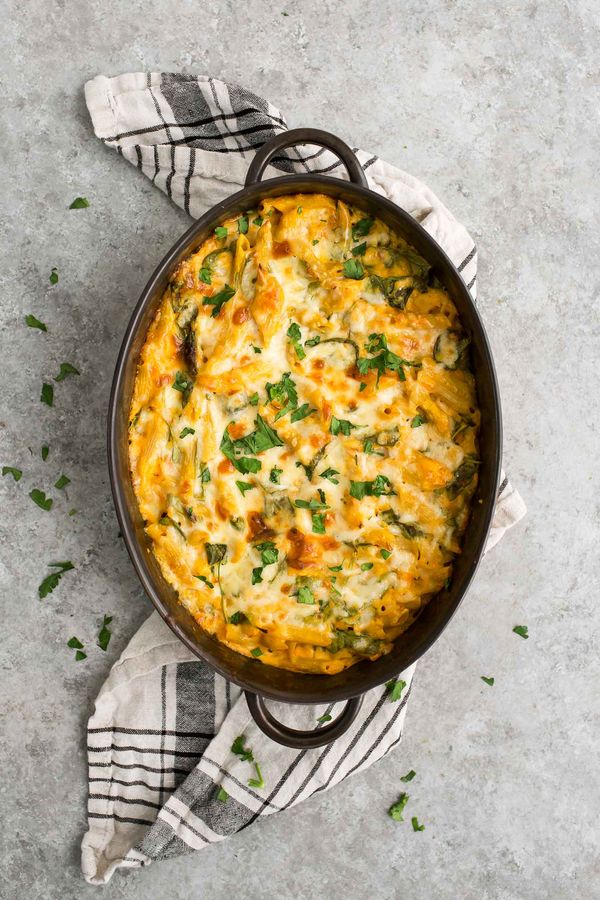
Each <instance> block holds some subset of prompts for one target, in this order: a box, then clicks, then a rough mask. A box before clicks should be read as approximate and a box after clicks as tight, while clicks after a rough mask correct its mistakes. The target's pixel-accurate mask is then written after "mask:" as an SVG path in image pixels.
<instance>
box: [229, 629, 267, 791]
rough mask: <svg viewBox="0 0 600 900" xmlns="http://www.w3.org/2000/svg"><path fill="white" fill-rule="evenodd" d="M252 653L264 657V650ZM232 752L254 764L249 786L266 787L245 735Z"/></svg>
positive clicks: (233, 747)
mask: <svg viewBox="0 0 600 900" xmlns="http://www.w3.org/2000/svg"><path fill="white" fill-rule="evenodd" d="M257 650H258V653H257V652H256V651H257ZM250 652H251V653H252V656H261V655H262V650H260V649H259V648H258V647H256V648H255V649H254V650H251V651H250ZM231 752H232V753H235V754H236V756H239V758H240V759H241V760H242V762H250V763H254V768H255V770H256V778H250V779H249V780H248V786H249V787H256V788H262V787H264V786H265V783H264V781H263V777H262V774H261V771H260V768H259V765H258V763H257V762H256V760H255V759H254V754H253V753H252V750H251V749H250V748H249V747H244V737H243V735H239V737H236V739H235V741H234V742H233V744H232V745H231Z"/></svg>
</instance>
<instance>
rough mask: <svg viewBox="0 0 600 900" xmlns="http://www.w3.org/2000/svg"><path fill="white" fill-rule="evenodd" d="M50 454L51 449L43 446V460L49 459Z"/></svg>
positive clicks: (45, 445) (46, 445)
mask: <svg viewBox="0 0 600 900" xmlns="http://www.w3.org/2000/svg"><path fill="white" fill-rule="evenodd" d="M49 453H50V447H49V446H48V444H42V459H43V460H46V459H48V454H49Z"/></svg>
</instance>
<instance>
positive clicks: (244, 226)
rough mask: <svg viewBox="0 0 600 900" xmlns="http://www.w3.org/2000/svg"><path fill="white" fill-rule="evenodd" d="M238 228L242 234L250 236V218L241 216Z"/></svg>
mask: <svg viewBox="0 0 600 900" xmlns="http://www.w3.org/2000/svg"><path fill="white" fill-rule="evenodd" d="M237 227H238V231H239V233H240V234H248V216H240V217H239V219H238V220H237Z"/></svg>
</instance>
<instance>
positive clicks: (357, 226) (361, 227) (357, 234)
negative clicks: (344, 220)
mask: <svg viewBox="0 0 600 900" xmlns="http://www.w3.org/2000/svg"><path fill="white" fill-rule="evenodd" d="M374 224H375V219H359V220H358V222H354V224H353V225H352V240H353V241H357V240H358V239H359V238H361V237H366V236H367V235H368V233H369V232H370V230H371V228H372V227H373V225H374Z"/></svg>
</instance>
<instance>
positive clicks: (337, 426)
mask: <svg viewBox="0 0 600 900" xmlns="http://www.w3.org/2000/svg"><path fill="white" fill-rule="evenodd" d="M358 427H359V426H358V425H353V424H352V422H349V421H348V419H337V418H336V417H335V416H332V417H331V422H330V423H329V431H330V432H331V434H333V435H338V434H343V435H345V436H346V437H349V435H350V432H351V431H352V430H353V429H356V428H358Z"/></svg>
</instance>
